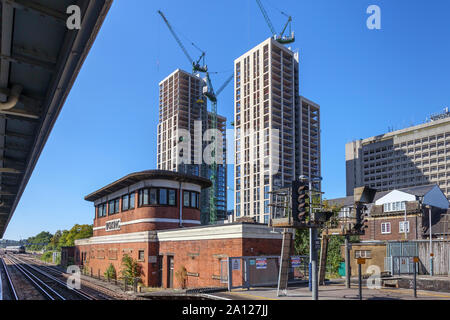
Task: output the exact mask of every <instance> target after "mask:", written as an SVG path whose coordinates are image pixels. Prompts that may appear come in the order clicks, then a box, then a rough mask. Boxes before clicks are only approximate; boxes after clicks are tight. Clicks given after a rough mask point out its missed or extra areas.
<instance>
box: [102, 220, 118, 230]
mask: <svg viewBox="0 0 450 320" xmlns="http://www.w3.org/2000/svg"><path fill="white" fill-rule="evenodd" d="M105 230H106V231H115V230H120V219H116V220H110V221H106V223H105Z"/></svg>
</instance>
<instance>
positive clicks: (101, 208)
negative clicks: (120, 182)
mask: <svg viewBox="0 0 450 320" xmlns="http://www.w3.org/2000/svg"><path fill="white" fill-rule="evenodd" d="M97 217H99V218H101V217H106V203H102V204H99V205H98V206H97Z"/></svg>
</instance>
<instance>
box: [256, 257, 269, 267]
mask: <svg viewBox="0 0 450 320" xmlns="http://www.w3.org/2000/svg"><path fill="white" fill-rule="evenodd" d="M256 269H267V259H266V258H258V259H256Z"/></svg>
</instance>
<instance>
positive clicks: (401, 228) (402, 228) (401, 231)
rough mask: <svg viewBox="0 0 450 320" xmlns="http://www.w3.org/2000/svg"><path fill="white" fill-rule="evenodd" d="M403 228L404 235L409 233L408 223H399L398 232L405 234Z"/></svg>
mask: <svg viewBox="0 0 450 320" xmlns="http://www.w3.org/2000/svg"><path fill="white" fill-rule="evenodd" d="M405 228H406V233H409V221H400V223H399V224H398V232H399V233H405Z"/></svg>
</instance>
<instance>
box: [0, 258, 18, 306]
mask: <svg viewBox="0 0 450 320" xmlns="http://www.w3.org/2000/svg"><path fill="white" fill-rule="evenodd" d="M0 265H1V268H2V269H3V272H4V275H5V279H6V282H7V287H8V289H9V291H10V297H11V300H19V297H18V295H17V292H16V288H15V287H14V283H13V281H12V279H11V275H10V274H9V271H8V268H7V267H6V264H5V262H4V261H3V258H0ZM1 286H2V280H1V277H0V293H1V294H0V300H3V299H4V298H5V296H6V295H5V294H4V293H2V292H1V291H2V288H1Z"/></svg>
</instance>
